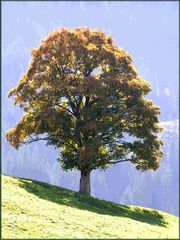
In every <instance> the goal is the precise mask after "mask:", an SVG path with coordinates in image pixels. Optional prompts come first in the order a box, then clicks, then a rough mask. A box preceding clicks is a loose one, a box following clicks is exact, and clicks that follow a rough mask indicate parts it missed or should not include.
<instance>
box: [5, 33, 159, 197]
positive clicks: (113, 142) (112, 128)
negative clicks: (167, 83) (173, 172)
mask: <svg viewBox="0 0 180 240" xmlns="http://www.w3.org/2000/svg"><path fill="white" fill-rule="evenodd" d="M150 91H151V86H150V84H149V83H148V82H146V81H145V80H144V79H143V78H142V77H140V76H139V75H138V73H137V71H136V69H135V67H134V65H133V62H132V58H131V56H130V55H129V54H128V53H127V52H126V51H124V50H123V49H122V48H120V47H119V46H117V45H115V44H114V40H113V39H112V37H111V36H107V35H105V34H104V33H103V32H102V31H101V30H97V29H94V30H91V29H89V28H77V29H75V30H72V29H67V28H62V29H58V30H57V31H54V32H51V33H50V34H49V35H48V37H47V38H45V39H43V40H42V41H41V43H40V46H39V47H38V48H36V49H32V60H31V62H30V64H29V67H28V69H27V71H26V72H25V73H24V74H23V75H22V76H21V78H20V81H19V83H18V85H17V86H16V87H15V88H13V89H12V90H10V92H9V96H12V95H14V96H15V104H17V103H18V104H19V105H20V107H21V108H22V109H23V110H24V111H25V113H24V115H23V116H22V118H21V120H20V121H19V123H18V124H17V125H16V126H15V127H14V128H12V129H10V130H9V131H8V132H7V134H6V138H7V140H8V141H9V142H10V143H11V145H12V146H13V147H15V148H17V149H18V147H19V146H21V145H22V144H29V143H32V142H36V141H40V140H46V141H47V144H50V145H53V146H55V147H56V148H59V149H60V158H59V159H58V160H59V161H60V164H61V167H62V168H63V169H64V170H68V169H70V170H72V169H76V170H79V171H81V179H80V192H82V193H85V194H87V195H89V194H90V173H91V171H92V170H95V169H98V168H100V169H106V168H107V167H109V166H111V165H113V164H116V163H120V162H125V161H130V162H131V163H132V164H133V165H134V166H135V167H136V168H137V169H139V170H142V171H145V170H148V169H153V170H156V169H157V168H158V166H159V163H160V159H161V158H162V155H163V153H162V151H161V145H162V141H161V140H160V139H158V133H159V132H160V131H161V128H160V127H159V125H158V116H159V114H160V111H159V107H158V106H156V105H154V104H153V102H152V101H151V100H149V99H147V98H144V96H145V95H146V94H148V93H149V92H150Z"/></svg>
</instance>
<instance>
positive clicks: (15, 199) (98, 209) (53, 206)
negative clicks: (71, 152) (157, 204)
mask: <svg viewBox="0 0 180 240" xmlns="http://www.w3.org/2000/svg"><path fill="white" fill-rule="evenodd" d="M2 187H3V189H2V213H3V214H2V237H3V238H10V239H17V238H18V239H25V238H26V239H27V238H35V239H39V238H42V239H48V238H58V239H60V238H63V239H65V238H66V239H67V238H72V239H75V238H81V239H88V238H101V239H105V238H106V239H107V238H111V239H112V238H126V239H128V238H131V239H132V238H133V239H135V238H147V239H151V238H156V239H157V238H161V239H162V238H163V239H168V238H169V239H174V238H177V239H178V218H177V217H175V216H173V215H170V214H167V213H164V212H162V211H157V210H154V209H147V208H142V207H135V206H124V205H119V204H115V203H112V202H107V201H103V200H99V199H97V198H93V197H87V196H84V195H82V194H79V193H77V192H74V191H70V190H67V189H64V188H59V187H57V186H53V185H49V184H46V183H42V182H38V181H33V180H28V179H20V178H14V177H13V178H12V177H8V176H3V177H2Z"/></svg>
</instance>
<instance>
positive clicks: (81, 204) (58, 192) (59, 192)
mask: <svg viewBox="0 0 180 240" xmlns="http://www.w3.org/2000/svg"><path fill="white" fill-rule="evenodd" d="M19 185H20V187H22V188H24V189H25V190H26V191H28V192H30V193H32V194H35V195H36V196H38V197H39V198H41V199H45V200H48V201H51V202H54V203H57V204H61V205H66V206H70V207H74V208H78V209H81V210H87V211H91V212H95V213H97V214H104V215H110V216H116V217H127V218H130V219H133V220H136V221H140V222H144V223H148V224H151V225H157V226H161V227H166V226H167V222H166V221H165V219H164V217H163V216H162V215H161V214H160V213H159V212H158V211H156V210H147V209H140V208H138V207H136V208H131V207H129V206H124V205H117V204H115V203H112V202H107V201H104V200H99V199H97V198H94V197H88V196H85V195H83V194H79V193H77V192H74V191H71V190H67V189H64V188H60V187H57V186H54V185H50V184H47V183H42V182H38V181H32V180H26V179H19Z"/></svg>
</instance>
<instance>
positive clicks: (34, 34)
mask: <svg viewBox="0 0 180 240" xmlns="http://www.w3.org/2000/svg"><path fill="white" fill-rule="evenodd" d="M178 8H179V7H178V2H3V3H2V95H1V96H2V171H3V173H5V174H9V175H15V176H20V177H27V178H32V179H37V180H41V181H46V182H49V183H51V184H56V185H59V186H63V187H66V188H69V189H74V190H78V184H79V173H78V172H63V171H62V170H60V169H59V166H58V163H57V162H56V161H55V159H56V158H57V157H58V151H57V150H56V151H55V150H54V149H53V148H50V147H48V148H46V146H45V144H42V143H38V144H37V143H34V144H32V145H30V146H24V147H22V148H21V149H19V150H18V151H16V150H15V149H13V148H12V147H11V146H10V145H9V143H7V142H5V140H4V136H5V131H6V130H8V129H9V128H12V127H14V126H15V124H16V123H17V122H18V120H19V119H20V117H21V115H22V112H21V111H20V110H19V108H18V107H14V105H13V99H7V96H6V94H7V92H8V91H9V89H10V88H12V87H14V86H16V84H17V82H18V81H19V77H20V75H21V74H22V73H23V72H25V71H26V69H27V67H28V63H29V61H30V49H31V48H33V47H37V46H38V44H39V42H40V40H41V39H42V38H43V37H46V36H47V34H48V33H49V32H50V31H52V30H54V29H56V28H59V27H70V28H75V27H78V26H88V27H92V28H101V29H102V30H104V31H105V32H106V33H107V34H112V36H113V37H114V38H116V43H117V44H119V45H120V46H121V47H123V48H124V49H125V50H126V51H128V52H129V53H131V54H132V56H133V59H134V63H135V66H136V67H137V69H138V71H139V74H140V75H142V76H143V77H144V78H145V79H146V80H148V81H149V82H150V83H151V84H152V88H153V91H152V93H151V94H150V95H149V98H151V99H152V100H153V101H155V103H156V104H157V105H159V106H160V107H161V116H160V121H161V122H162V124H163V126H164V127H165V131H164V132H163V133H162V138H163V140H164V141H165V145H164V152H165V156H164V158H163V159H162V162H161V166H160V168H159V169H158V170H157V171H156V172H146V173H141V172H138V171H137V170H135V169H134V168H133V167H132V166H131V164H130V163H122V164H119V165H116V166H115V167H112V168H110V169H108V170H106V171H105V172H100V171H95V172H94V173H93V175H92V181H91V182H92V194H93V195H94V196H97V197H99V198H103V199H106V200H110V201H114V202H118V203H123V204H133V205H142V206H146V207H153V208H157V209H162V210H164V211H167V212H170V213H173V214H176V215H178V213H179V206H178V202H179V194H178V189H179V181H178V177H179V170H178V169H179V162H178V159H179V156H178V145H179V144H178V139H179V132H178V129H179V120H178V116H179V115H178V110H179V105H178V103H179V98H178V94H179V93H178V89H179V85H178V79H179V76H178V66H179V61H178V52H179V45H178V43H179V39H178V29H179V26H178V22H179V20H178Z"/></svg>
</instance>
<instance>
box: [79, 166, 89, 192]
mask: <svg viewBox="0 0 180 240" xmlns="http://www.w3.org/2000/svg"><path fill="white" fill-rule="evenodd" d="M90 173H91V172H90V171H83V170H82V171H81V179H80V188H79V192H80V193H84V194H86V195H89V196H90V192H91V186H90Z"/></svg>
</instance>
